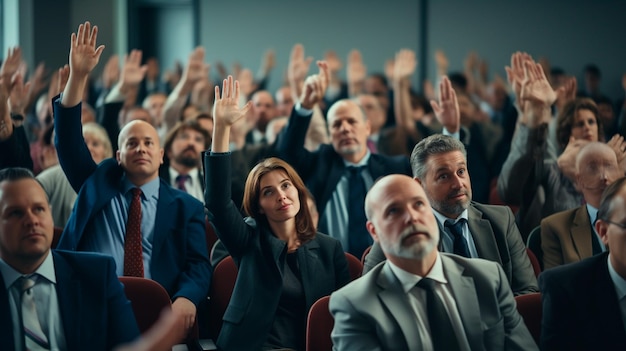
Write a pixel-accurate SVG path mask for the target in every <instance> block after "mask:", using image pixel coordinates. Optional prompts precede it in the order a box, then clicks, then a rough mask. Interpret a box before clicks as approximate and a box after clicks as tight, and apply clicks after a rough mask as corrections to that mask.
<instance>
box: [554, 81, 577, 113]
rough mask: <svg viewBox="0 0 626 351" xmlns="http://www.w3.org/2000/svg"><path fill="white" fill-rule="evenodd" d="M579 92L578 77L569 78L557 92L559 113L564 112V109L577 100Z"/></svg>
mask: <svg viewBox="0 0 626 351" xmlns="http://www.w3.org/2000/svg"><path fill="white" fill-rule="evenodd" d="M577 90H578V83H577V82H576V77H568V78H567V79H566V80H565V83H564V84H563V85H562V86H560V87H559V88H558V89H557V90H556V102H555V104H556V107H557V109H558V110H559V111H562V110H563V107H565V105H566V104H567V103H568V102H570V101H574V99H576V91H577Z"/></svg>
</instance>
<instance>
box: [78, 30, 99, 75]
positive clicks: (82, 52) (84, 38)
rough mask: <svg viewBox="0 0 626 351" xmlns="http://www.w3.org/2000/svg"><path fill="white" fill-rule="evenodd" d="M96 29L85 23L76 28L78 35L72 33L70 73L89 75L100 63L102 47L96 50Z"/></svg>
mask: <svg viewBox="0 0 626 351" xmlns="http://www.w3.org/2000/svg"><path fill="white" fill-rule="evenodd" d="M97 38H98V27H97V26H94V27H93V28H92V27H91V24H90V23H89V22H85V23H84V24H81V25H80V26H79V27H78V34H77V33H72V40H71V48H70V72H71V73H72V74H78V75H81V76H82V75H85V76H86V75H89V73H90V72H91V71H92V70H93V69H94V67H96V65H97V64H98V61H100V55H102V51H103V50H104V45H100V46H98V47H97V48H96V39H97Z"/></svg>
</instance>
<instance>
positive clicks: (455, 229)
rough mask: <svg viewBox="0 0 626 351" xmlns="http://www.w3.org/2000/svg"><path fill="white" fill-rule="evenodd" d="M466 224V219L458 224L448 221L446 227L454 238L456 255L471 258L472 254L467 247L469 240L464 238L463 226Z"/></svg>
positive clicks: (462, 219)
mask: <svg viewBox="0 0 626 351" xmlns="http://www.w3.org/2000/svg"><path fill="white" fill-rule="evenodd" d="M465 222H466V220H465V218H461V219H459V220H458V221H457V222H456V223H454V222H453V221H446V223H445V226H446V228H448V229H450V232H451V233H452V237H453V238H454V244H453V249H454V253H455V254H456V255H459V256H463V257H469V258H471V257H472V255H471V254H470V251H469V247H468V246H467V240H465V238H464V237H463V225H464V224H465Z"/></svg>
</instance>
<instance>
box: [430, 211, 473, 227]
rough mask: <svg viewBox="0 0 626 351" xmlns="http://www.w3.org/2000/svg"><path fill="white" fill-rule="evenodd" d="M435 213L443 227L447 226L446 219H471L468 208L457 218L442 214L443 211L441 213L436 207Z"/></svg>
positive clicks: (456, 220) (455, 220)
mask: <svg viewBox="0 0 626 351" xmlns="http://www.w3.org/2000/svg"><path fill="white" fill-rule="evenodd" d="M433 213H434V214H435V218H437V221H438V222H439V224H441V227H443V228H445V226H446V221H454V223H456V222H458V221H459V219H461V218H463V219H465V220H466V221H467V220H469V218H468V213H469V212H468V211H467V209H464V210H463V212H461V214H460V215H459V216H458V217H457V218H456V219H452V218H448V217H446V216H444V215H442V214H441V213H439V212H438V211H437V210H435V209H434V208H433Z"/></svg>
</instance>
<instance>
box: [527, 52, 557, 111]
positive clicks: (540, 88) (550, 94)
mask: <svg viewBox="0 0 626 351" xmlns="http://www.w3.org/2000/svg"><path fill="white" fill-rule="evenodd" d="M520 97H521V99H522V102H524V101H529V102H530V103H531V104H533V105H538V106H541V107H550V106H551V105H552V104H553V103H554V101H555V100H556V93H555V92H554V90H553V89H552V86H550V82H548V78H546V75H545V73H544V72H543V68H542V67H541V65H540V64H538V63H534V62H531V61H526V62H525V63H524V81H523V82H522V91H521V96H520Z"/></svg>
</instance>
